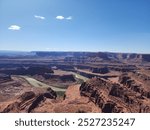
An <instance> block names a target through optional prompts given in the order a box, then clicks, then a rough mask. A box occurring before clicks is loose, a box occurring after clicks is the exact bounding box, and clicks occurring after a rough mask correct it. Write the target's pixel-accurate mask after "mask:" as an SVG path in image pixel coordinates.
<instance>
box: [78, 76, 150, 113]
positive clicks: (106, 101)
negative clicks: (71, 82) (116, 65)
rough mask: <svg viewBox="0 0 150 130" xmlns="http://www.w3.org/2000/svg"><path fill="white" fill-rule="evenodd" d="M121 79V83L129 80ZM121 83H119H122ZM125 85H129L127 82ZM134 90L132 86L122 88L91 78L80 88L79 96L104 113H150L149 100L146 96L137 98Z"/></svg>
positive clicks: (126, 78) (106, 81)
mask: <svg viewBox="0 0 150 130" xmlns="http://www.w3.org/2000/svg"><path fill="white" fill-rule="evenodd" d="M123 79H124V80H123V81H125V80H127V81H128V80H129V79H130V78H129V77H127V76H126V77H123ZM123 81H122V80H121V81H120V82H121V83H124V82H123ZM125 83H126V82H125ZM126 85H129V84H128V82H127V83H126ZM135 88H136V87H135V86H134V87H132V84H131V86H130V87H124V86H122V85H120V84H114V83H111V82H110V81H108V80H104V79H100V78H93V79H91V80H89V81H87V82H84V83H83V84H82V85H81V86H80V95H81V96H86V97H89V100H90V101H92V102H94V103H95V104H96V105H97V106H99V108H101V110H102V112H106V113H112V112H150V109H149V107H150V106H149V103H150V100H149V99H146V98H147V97H148V96H144V97H143V95H140V96H137V95H138V94H137V93H136V92H138V91H139V90H138V89H137V90H136V89H135ZM145 101H146V102H145ZM147 101H148V103H147ZM141 102H142V103H141Z"/></svg>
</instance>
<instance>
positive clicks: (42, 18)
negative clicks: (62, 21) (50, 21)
mask: <svg viewBox="0 0 150 130" xmlns="http://www.w3.org/2000/svg"><path fill="white" fill-rule="evenodd" d="M34 17H35V18H36V19H41V20H44V19H45V17H43V16H38V15H34Z"/></svg>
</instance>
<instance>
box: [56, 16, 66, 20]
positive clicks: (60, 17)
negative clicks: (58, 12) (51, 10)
mask: <svg viewBox="0 0 150 130" xmlns="http://www.w3.org/2000/svg"><path fill="white" fill-rule="evenodd" d="M56 19H58V20H63V19H65V17H64V16H56Z"/></svg>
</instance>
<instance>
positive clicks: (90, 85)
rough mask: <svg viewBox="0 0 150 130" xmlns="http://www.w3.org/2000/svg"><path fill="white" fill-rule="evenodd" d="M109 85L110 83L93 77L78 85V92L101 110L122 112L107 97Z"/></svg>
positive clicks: (110, 85)
mask: <svg viewBox="0 0 150 130" xmlns="http://www.w3.org/2000/svg"><path fill="white" fill-rule="evenodd" d="M111 87H112V84H111V83H109V82H107V81H105V80H103V79H100V78H97V79H96V78H94V79H91V80H90V81H88V82H85V83H83V84H82V85H81V86H80V94H81V96H87V97H89V100H91V101H93V102H94V103H95V104H96V105H98V106H99V107H100V108H101V109H102V112H106V113H108V112H123V109H120V108H121V107H119V106H118V105H117V104H116V103H115V102H113V101H112V100H111V99H110V100H109V98H108V96H109V93H110V91H111ZM117 96H118V95H117Z"/></svg>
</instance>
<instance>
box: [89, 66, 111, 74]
mask: <svg viewBox="0 0 150 130" xmlns="http://www.w3.org/2000/svg"><path fill="white" fill-rule="evenodd" d="M91 71H92V73H100V74H106V73H109V69H108V68H107V67H102V68H91Z"/></svg>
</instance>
